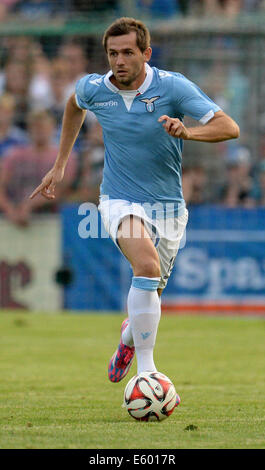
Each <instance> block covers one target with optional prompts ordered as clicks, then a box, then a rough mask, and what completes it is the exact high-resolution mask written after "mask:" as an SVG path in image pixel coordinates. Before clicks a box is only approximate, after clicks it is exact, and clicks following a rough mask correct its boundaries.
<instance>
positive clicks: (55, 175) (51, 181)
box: [29, 168, 64, 200]
mask: <svg viewBox="0 0 265 470" xmlns="http://www.w3.org/2000/svg"><path fill="white" fill-rule="evenodd" d="M63 175H64V169H63V168H59V169H58V168H52V169H51V170H50V171H49V172H48V173H47V174H46V175H45V176H44V178H42V182H41V184H40V185H39V186H38V187H37V188H36V189H35V190H34V191H33V193H32V194H31V195H30V196H29V198H30V199H33V198H34V197H35V196H36V195H37V194H39V193H40V194H41V195H42V196H44V197H45V198H46V199H49V200H50V199H55V187H56V184H57V183H60V181H62V179H63Z"/></svg>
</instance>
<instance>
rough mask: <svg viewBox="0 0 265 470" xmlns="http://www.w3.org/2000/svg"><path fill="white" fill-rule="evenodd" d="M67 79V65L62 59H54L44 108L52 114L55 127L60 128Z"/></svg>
mask: <svg viewBox="0 0 265 470" xmlns="http://www.w3.org/2000/svg"><path fill="white" fill-rule="evenodd" d="M68 78H69V76H68V63H67V62H66V60H65V59H63V58H60V57H59V58H55V59H54V60H53V61H52V63H51V68H50V97H49V100H47V102H46V106H45V107H46V108H48V109H49V110H50V112H51V113H52V114H53V116H54V118H55V120H56V124H57V127H60V126H61V122H62V117H63V113H64V108H65V93H66V88H67V86H68V84H69V79H68Z"/></svg>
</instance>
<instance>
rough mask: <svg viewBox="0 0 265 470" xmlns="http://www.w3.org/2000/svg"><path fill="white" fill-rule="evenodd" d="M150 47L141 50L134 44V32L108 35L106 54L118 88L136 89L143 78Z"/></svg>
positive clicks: (149, 55) (150, 51)
mask: <svg viewBox="0 0 265 470" xmlns="http://www.w3.org/2000/svg"><path fill="white" fill-rule="evenodd" d="M151 53H152V49H151V48H150V47H148V48H147V49H146V50H145V51H144V52H142V51H141V50H140V49H139V47H138V46H137V44H136V33H135V32H134V31H132V32H131V33H129V34H123V35H122V36H110V37H109V38H108V42H107V54H108V61H109V65H110V68H111V70H112V72H113V76H114V78H113V82H114V84H115V85H116V86H118V88H124V89H126V88H127V89H131V90H134V89H137V88H138V87H139V86H140V85H141V84H142V83H143V81H144V79H145V62H148V60H150V57H151Z"/></svg>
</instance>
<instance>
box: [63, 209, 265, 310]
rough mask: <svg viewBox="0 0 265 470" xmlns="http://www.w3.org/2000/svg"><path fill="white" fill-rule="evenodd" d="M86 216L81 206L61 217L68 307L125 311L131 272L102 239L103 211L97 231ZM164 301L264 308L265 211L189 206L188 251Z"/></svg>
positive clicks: (178, 262) (181, 255) (182, 255)
mask: <svg viewBox="0 0 265 470" xmlns="http://www.w3.org/2000/svg"><path fill="white" fill-rule="evenodd" d="M86 214H89V211H86V207H84V210H80V208H79V207H78V206H77V205H69V206H64V207H63V208H62V211H61V216H62V246H63V260H64V265H65V266H67V267H68V268H69V269H70V270H71V272H72V282H71V283H70V284H69V286H66V287H65V288H64V307H65V308H67V309H72V310H117V311H121V310H124V309H125V308H126V298H127V293H128V290H129V287H130V282H131V276H132V271H131V268H130V266H129V263H128V261H127V260H126V259H125V258H124V257H123V256H122V255H121V253H120V252H119V250H118V249H117V247H116V246H115V245H114V243H113V242H112V240H111V239H110V238H109V237H108V236H107V234H106V232H105V233H104V230H103V229H102V223H101V219H100V215H99V213H98V212H97V211H95V213H94V217H95V218H96V225H95V221H94V219H93V223H92V224H91V220H92V219H89V218H88V217H87V219H86V218H84V216H85V215H86ZM92 225H93V228H92ZM95 227H96V228H95ZM84 228H86V229H87V231H84ZM163 303H164V304H166V305H175V306H177V305H183V304H186V305H189V304H200V303H205V304H207V303H216V304H218V303H219V304H226V303H228V304H229V303H234V304H238V305H242V304H248V303H251V304H253V303H254V304H257V305H264V306H265V209H255V210H254V209H251V210H248V209H224V208H221V207H209V206H202V207H194V208H190V209H189V223H188V227H187V233H186V245H185V246H184V247H183V248H182V249H180V250H179V253H178V256H177V258H176V262H175V266H174V269H173V272H172V275H171V277H170V279H169V281H168V285H167V287H166V289H165V291H164V293H163Z"/></svg>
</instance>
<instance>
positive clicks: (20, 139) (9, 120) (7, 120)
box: [0, 93, 28, 161]
mask: <svg viewBox="0 0 265 470" xmlns="http://www.w3.org/2000/svg"><path fill="white" fill-rule="evenodd" d="M14 114H15V100H14V98H13V96H12V95H10V94H8V93H5V94H3V95H2V96H0V161H1V159H2V158H3V157H4V156H5V155H6V154H7V152H8V151H10V150H11V149H12V148H13V147H16V146H18V145H22V144H25V143H26V142H27V141H28V139H27V135H26V133H25V132H24V131H22V129H20V128H18V127H16V126H14V125H13V121H14Z"/></svg>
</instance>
